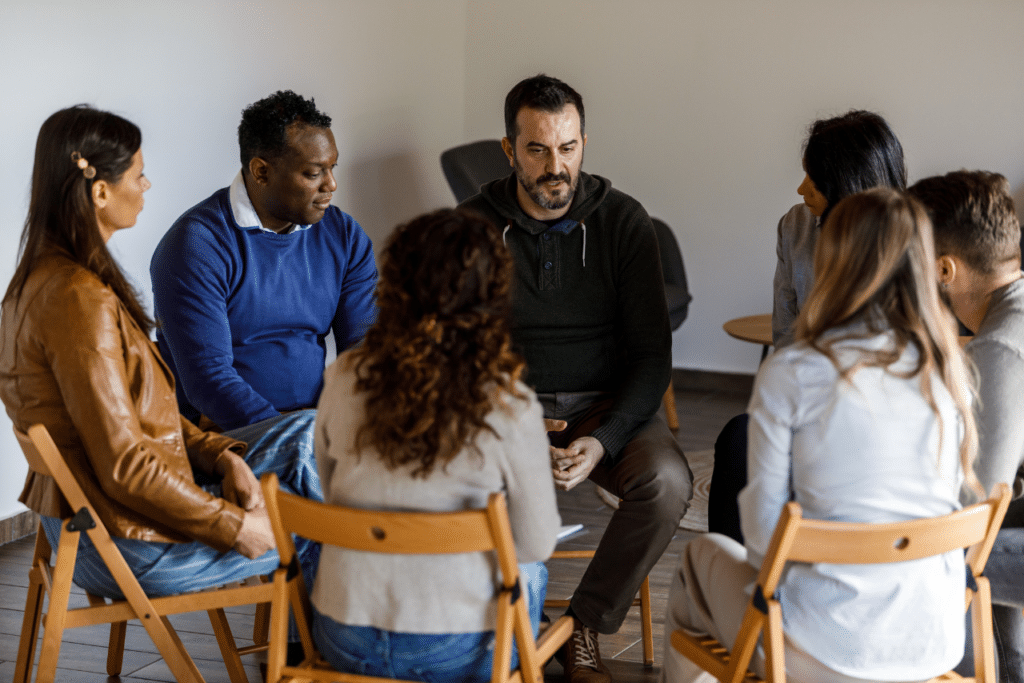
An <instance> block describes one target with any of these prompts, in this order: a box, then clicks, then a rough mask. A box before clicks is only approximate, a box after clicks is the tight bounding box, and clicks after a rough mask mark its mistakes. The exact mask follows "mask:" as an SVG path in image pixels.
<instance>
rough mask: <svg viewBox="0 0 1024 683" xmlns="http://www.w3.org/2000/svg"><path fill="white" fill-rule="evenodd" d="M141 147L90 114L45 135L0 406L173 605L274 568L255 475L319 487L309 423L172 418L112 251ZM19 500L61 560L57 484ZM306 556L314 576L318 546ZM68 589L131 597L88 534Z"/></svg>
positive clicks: (74, 113)
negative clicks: (178, 598) (54, 452)
mask: <svg viewBox="0 0 1024 683" xmlns="http://www.w3.org/2000/svg"><path fill="white" fill-rule="evenodd" d="M141 143H142V134H141V132H140V131H139V129H138V127H136V126H135V125H134V124H133V123H131V122H130V121H127V120H125V119H123V118H121V117H120V116H117V115H115V114H111V113H108V112H104V111H98V110H96V109H93V108H91V107H88V106H84V105H81V106H77V107H71V108H69V109H63V110H61V111H58V112H57V113H55V114H53V115H52V116H50V118H48V119H47V120H46V122H45V123H43V126H42V128H40V130H39V137H38V139H37V142H36V152H35V165H34V167H33V173H32V191H31V200H30V204H29V212H28V218H27V219H26V221H25V228H24V231H23V233H22V241H21V256H20V259H19V262H18V266H17V269H16V270H15V273H14V278H13V279H12V280H11V283H10V286H9V287H8V288H7V292H6V294H5V295H4V299H3V315H2V320H0V398H2V399H3V402H4V405H5V406H6V408H7V414H8V415H9V416H10V417H11V420H12V421H13V422H14V426H15V428H16V429H19V430H26V429H28V427H30V426H31V425H33V424H37V423H41V424H43V425H44V426H45V427H46V428H47V430H48V431H49V432H50V434H51V436H52V437H53V439H54V441H55V442H56V444H57V446H58V448H59V449H60V451H61V453H62V454H63V456H64V459H65V461H66V462H67V465H68V468H69V469H70V470H71V472H72V474H74V476H75V478H76V479H77V481H78V483H79V484H80V485H81V486H82V488H83V489H84V491H85V493H86V495H87V496H88V497H89V499H90V502H91V503H92V504H93V506H94V507H95V508H96V511H97V513H98V514H99V516H100V518H101V519H102V520H103V523H104V524H105V525H106V526H107V528H108V530H109V531H110V533H111V536H113V537H114V542H115V543H116V544H117V545H118V546H119V547H120V548H121V550H122V553H123V554H124V556H125V558H126V559H127V560H128V562H129V564H130V565H131V567H132V569H133V571H134V573H135V574H136V576H137V577H138V578H139V582H140V584H141V585H142V587H143V589H145V590H146V592H147V593H149V594H150V595H165V594H170V593H179V592H182V591H183V590H192V589H199V588H205V587H207V586H211V585H217V584H222V583H225V582H228V581H231V580H235V579H240V578H244V577H247V576H251V575H254V574H260V573H266V572H268V571H270V570H271V569H273V568H274V567H275V566H276V564H277V562H278V560H277V553H276V552H273V534H272V533H271V530H270V524H269V520H268V518H267V514H266V510H265V508H264V505H263V498H262V495H261V494H260V489H259V483H258V480H257V476H258V475H259V474H260V473H262V472H263V471H268V470H273V471H275V472H278V474H279V476H283V477H285V480H286V481H287V483H288V486H289V488H291V489H292V490H294V491H297V492H299V493H300V494H302V495H307V496H313V497H318V496H319V483H318V481H317V478H316V472H315V469H314V467H313V456H312V448H311V445H312V444H311V443H309V441H311V439H310V438H309V436H310V434H311V429H310V427H311V423H312V419H313V414H312V411H306V413H304V414H303V413H297V414H293V415H289V416H284V417H282V418H281V419H279V420H278V421H276V422H274V423H272V424H263V425H261V426H260V428H259V429H255V430H254V429H252V428H249V429H243V430H237V431H236V432H232V433H228V434H223V435H221V434H213V433H208V432H203V431H201V430H199V429H197V428H196V427H195V426H194V425H192V424H191V423H190V422H189V421H188V420H186V419H184V418H183V417H181V416H180V415H179V414H178V410H177V402H176V401H175V397H174V380H173V378H172V376H171V374H170V372H169V370H168V369H167V366H166V365H165V364H164V363H163V361H162V360H161V359H160V356H159V354H158V353H157V351H156V348H155V347H154V345H153V344H152V342H151V341H150V339H149V332H150V331H151V330H152V328H153V321H152V320H151V319H150V317H149V316H148V315H147V314H146V311H145V309H144V308H143V306H142V304H141V303H140V302H139V300H138V297H137V295H136V293H135V291H134V289H133V288H132V286H131V285H130V284H129V283H128V281H127V279H126V278H125V276H124V274H123V273H122V272H121V269H120V268H119V267H118V265H117V263H116V262H115V261H114V259H113V257H112V256H111V255H110V252H109V251H108V250H107V246H106V243H107V241H108V240H109V239H110V237H111V236H112V235H113V234H114V233H115V232H117V231H118V230H123V229H126V228H130V227H132V226H133V225H135V222H136V219H137V217H138V215H139V212H140V211H142V207H143V203H144V200H143V193H144V192H146V190H148V189H149V187H150V183H149V180H148V179H147V178H146V176H145V175H144V174H143V161H142V151H141V149H140V146H141ZM303 437H305V443H303ZM246 442H247V443H248V453H246V447H247V443H246ZM242 454H246V458H247V459H243V458H242ZM197 478H200V479H202V480H203V482H204V483H205V484H206V485H205V486H201V485H200V484H199V483H197ZM20 500H21V501H22V502H23V503H24V504H25V505H27V506H28V507H29V508H31V509H32V510H34V511H36V512H37V513H39V514H40V515H41V516H42V524H43V529H44V531H45V533H46V535H47V538H48V539H49V542H50V545H51V546H53V547H56V545H57V543H58V540H59V537H60V529H61V526H60V518H61V517H65V516H67V515H68V514H69V513H70V510H69V509H68V508H67V503H66V502H65V501H64V500H63V498H62V497H61V495H60V493H59V491H58V490H57V487H56V483H55V482H54V481H53V479H51V478H50V477H43V476H41V475H38V474H36V473H34V472H29V474H28V479H27V481H26V483H25V488H24V491H23V492H22V495H21V497H20ZM231 550H234V551H235V552H228V551H231ZM302 553H303V558H304V560H305V563H306V564H307V565H311V564H312V563H313V562H315V557H316V554H317V548H316V546H314V545H312V544H306V545H305V546H304V547H303V550H302ZM74 581H75V583H77V584H78V585H79V586H80V587H81V588H83V589H85V590H87V591H89V592H91V593H94V594H96V595H102V596H106V597H112V598H119V597H122V596H121V592H120V589H119V588H118V586H117V585H116V583H115V582H114V580H113V578H112V577H111V575H110V573H109V572H108V571H107V569H106V567H105V565H104V564H103V561H102V559H101V558H100V557H99V555H98V553H97V551H96V549H95V547H94V546H93V545H92V543H91V542H90V541H89V539H88V537H86V536H85V535H83V536H82V538H81V544H80V548H79V553H78V561H77V563H76V566H75V576H74Z"/></svg>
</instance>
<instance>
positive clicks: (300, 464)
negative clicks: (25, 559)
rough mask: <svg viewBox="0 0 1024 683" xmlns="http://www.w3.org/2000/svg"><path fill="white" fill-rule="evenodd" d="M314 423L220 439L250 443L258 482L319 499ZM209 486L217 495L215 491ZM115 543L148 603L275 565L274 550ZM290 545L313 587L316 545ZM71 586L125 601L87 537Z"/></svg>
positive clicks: (305, 413) (271, 425) (277, 421)
mask: <svg viewBox="0 0 1024 683" xmlns="http://www.w3.org/2000/svg"><path fill="white" fill-rule="evenodd" d="M315 418H316V411H315V410H302V411H298V412H294V413H289V414H287V415H280V416H278V417H273V418H270V419H267V420H263V421H261V422H257V423H256V424H252V425H249V426H247V427H240V428H239V429H235V430H232V431H230V432H226V433H225V435H226V436H230V437H232V438H235V439H238V440H239V441H244V442H246V443H247V444H248V446H249V448H248V450H247V451H246V455H245V460H246V462H248V463H249V466H250V467H251V468H252V471H253V473H254V474H255V475H256V476H257V477H260V476H262V475H263V473H264V472H276V473H277V476H278V478H279V479H280V480H281V487H282V488H283V489H285V490H287V491H289V492H291V493H295V494H297V495H300V496H303V497H306V498H312V499H314V500H323V493H322V491H321V489H320V478H319V476H318V474H317V469H316V460H315V459H314V457H313V421H314V419H315ZM207 488H216V489H219V485H217V486H214V487H207ZM218 492H219V491H218ZM42 523H43V530H44V531H45V533H46V538H47V539H48V540H49V542H50V546H51V547H53V548H56V547H57V543H58V542H59V540H60V532H61V521H60V520H59V519H55V518H53V517H43V518H42ZM113 541H114V545H116V546H117V548H118V549H119V550H120V551H121V554H122V555H124V559H125V561H126V562H127V563H128V566H129V567H131V570H132V573H133V574H135V577H136V578H137V579H138V581H139V584H140V585H141V586H142V589H143V590H144V591H145V592H146V594H147V595H149V596H151V597H157V596H161V595H174V594H177V593H184V592H189V591H196V590H202V589H203V588H207V587H209V586H217V585H221V584H224V583H230V582H231V581H238V580H241V579H244V578H246V577H249V576H255V575H256V574H269V573H270V572H272V571H274V570H275V569H277V566H278V564H279V560H278V556H277V550H270V551H268V552H267V553H265V554H264V555H262V556H261V557H258V558H256V559H255V560H250V559H249V558H247V557H245V556H244V555H241V554H239V553H237V552H235V551H233V550H229V551H227V552H220V551H217V550H214V549H213V548H211V547H210V546H208V545H206V544H204V543H200V542H198V541H193V542H191V543H155V542H150V541H137V540H129V539H126V538H113ZM295 546H296V551H297V552H298V555H299V562H300V564H301V565H302V570H303V577H304V578H305V579H306V585H308V586H312V585H313V577H314V576H316V566H317V563H318V562H319V560H320V545H319V544H318V543H314V542H312V541H308V540H306V539H296V542H295ZM73 581H74V582H75V584H77V585H78V586H79V587H80V588H82V589H83V590H86V591H88V592H90V593H92V594H93V595H101V596H103V597H107V598H114V599H118V600H120V599H123V598H124V596H123V595H122V594H121V589H120V588H119V587H118V585H117V583H116V582H115V581H114V577H113V576H111V575H110V571H109V570H108V569H107V566H106V564H104V562H103V559H102V558H101V557H100V556H99V553H98V552H97V551H96V547H95V546H94V545H93V544H92V541H90V540H89V537H88V536H87V535H86V534H82V535H81V537H80V540H79V543H78V559H77V561H76V563H75V575H74V578H73Z"/></svg>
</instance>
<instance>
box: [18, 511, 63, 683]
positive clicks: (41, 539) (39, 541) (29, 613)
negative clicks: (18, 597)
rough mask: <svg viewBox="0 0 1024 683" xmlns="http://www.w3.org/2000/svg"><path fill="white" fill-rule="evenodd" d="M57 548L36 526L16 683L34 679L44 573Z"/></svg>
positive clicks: (43, 596) (19, 643) (39, 527)
mask: <svg viewBox="0 0 1024 683" xmlns="http://www.w3.org/2000/svg"><path fill="white" fill-rule="evenodd" d="M52 554H53V549H52V548H51V547H50V542H49V541H48V540H47V539H46V532H45V531H43V525H42V523H40V524H37V525H36V546H35V549H34V551H33V552H32V569H30V570H29V572H28V594H27V595H26V596H25V613H24V616H23V618H22V623H21V639H20V641H19V642H18V658H17V660H16V661H15V665H14V683H29V681H31V680H32V662H33V661H34V660H35V656H36V642H37V641H38V637H39V627H40V625H41V624H42V621H43V601H44V598H45V597H46V582H45V581H44V572H47V571H48V570H49V566H50V555H52Z"/></svg>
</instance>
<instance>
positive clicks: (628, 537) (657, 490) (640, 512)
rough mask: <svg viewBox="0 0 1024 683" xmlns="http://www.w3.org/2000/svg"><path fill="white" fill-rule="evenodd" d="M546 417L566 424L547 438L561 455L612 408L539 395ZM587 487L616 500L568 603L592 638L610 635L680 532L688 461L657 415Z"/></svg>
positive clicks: (600, 400)
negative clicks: (616, 505)
mask: <svg viewBox="0 0 1024 683" xmlns="http://www.w3.org/2000/svg"><path fill="white" fill-rule="evenodd" d="M538 398H539V399H540V402H541V405H542V406H543V407H544V417H547V418H552V419H558V420H566V421H567V422H568V423H569V426H568V428H567V429H566V430H565V431H563V432H559V433H558V434H552V435H551V437H552V439H551V442H552V444H553V445H555V446H557V447H561V448H564V447H565V446H567V445H568V444H569V443H570V442H571V441H573V440H574V439H577V438H579V437H581V436H589V435H590V434H591V433H592V432H593V431H594V429H596V428H597V427H598V426H599V425H600V423H601V418H602V417H603V416H604V414H605V413H607V412H608V410H609V409H610V408H611V404H612V400H611V396H610V395H609V394H606V393H600V392H586V393H558V394H540V395H538ZM590 480H591V481H593V482H594V483H596V484H597V485H598V486H600V487H602V488H604V489H607V490H608V491H610V492H611V493H613V494H615V495H616V496H618V497H619V498H621V499H622V500H621V503H620V504H619V509H618V510H616V511H615V513H614V514H613V515H612V519H611V522H609V523H608V527H607V529H605V532H604V536H603V537H602V538H601V542H600V543H599V544H598V546H597V551H596V552H595V554H594V559H593V560H591V562H590V565H589V566H588V567H587V570H586V572H585V573H584V574H583V578H582V580H581V581H580V584H579V586H578V587H577V588H576V592H575V593H574V594H573V596H572V598H571V600H570V604H571V609H572V611H573V613H574V614H575V615H576V617H577V618H578V619H579V620H580V621H581V622H583V623H584V624H585V625H586V626H588V627H590V628H592V629H593V630H595V631H597V632H598V633H606V634H607V633H615V632H616V631H618V630H619V627H620V626H621V625H622V622H623V620H624V619H625V618H626V613H627V612H628V611H629V607H630V605H631V604H632V602H633V598H634V597H635V596H636V593H637V591H638V590H639V589H640V584H642V583H643V581H644V578H645V577H646V576H647V574H648V573H649V572H650V571H651V568H652V567H654V565H655V564H656V563H657V562H658V560H659V559H660V558H661V556H662V554H663V553H664V552H665V548H666V547H667V546H668V544H669V541H671V540H672V536H673V535H674V534H675V532H676V529H677V528H678V526H679V520H680V519H682V517H683V514H684V513H685V512H686V508H687V506H688V504H689V501H690V498H691V496H692V494H693V475H692V474H691V473H690V468H689V466H688V465H687V464H686V456H684V455H683V450H682V448H680V446H679V443H678V442H677V441H676V439H675V436H673V434H672V432H671V431H669V428H668V425H666V424H665V420H664V419H662V417H661V416H660V415H655V416H654V417H653V418H651V419H650V420H648V421H647V423H646V424H645V425H644V426H643V427H642V428H641V429H640V431H639V432H637V434H636V436H634V437H633V439H632V440H631V441H630V442H629V443H628V444H626V446H625V448H623V449H622V452H621V453H620V454H619V457H618V458H617V459H616V460H615V462H614V463H613V462H611V461H610V459H609V458H606V459H605V460H604V461H603V462H601V463H599V464H598V465H597V467H595V468H594V470H593V471H592V472H591V473H590Z"/></svg>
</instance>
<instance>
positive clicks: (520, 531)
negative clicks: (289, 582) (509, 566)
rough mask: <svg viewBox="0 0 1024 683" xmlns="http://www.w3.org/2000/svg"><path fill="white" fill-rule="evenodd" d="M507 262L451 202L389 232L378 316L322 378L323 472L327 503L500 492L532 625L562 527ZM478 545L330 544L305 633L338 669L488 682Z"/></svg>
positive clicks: (492, 236) (318, 440)
mask: <svg viewBox="0 0 1024 683" xmlns="http://www.w3.org/2000/svg"><path fill="white" fill-rule="evenodd" d="M511 282H512V260H511V256H510V254H509V252H508V250H507V249H506V247H505V246H504V244H503V243H502V240H501V235H500V233H499V232H498V230H497V229H496V228H494V226H492V225H491V224H490V223H489V222H488V221H486V220H485V219H483V218H482V217H480V216H478V215H476V214H473V213H470V212H466V211H462V210H458V209H455V210H451V209H445V210H440V211H436V212H434V213H431V214H427V215H425V216H421V217H419V218H416V219H414V220H413V221H411V222H409V223H408V224H406V225H402V226H399V227H398V228H397V229H396V230H395V232H394V234H393V235H392V236H391V238H390V241H389V243H388V245H387V247H386V250H385V252H384V255H383V265H382V269H381V276H380V282H379V283H378V287H377V304H378V308H379V314H378V318H377V322H376V323H375V324H374V326H373V327H371V328H370V330H369V331H368V332H367V335H366V338H365V340H364V343H363V344H362V346H360V347H357V348H355V349H353V350H351V351H349V352H347V353H345V354H343V355H342V356H340V357H339V358H338V360H337V361H336V362H335V363H334V365H332V366H331V367H330V368H329V369H328V370H327V373H326V376H325V383H324V390H323V394H322V395H321V398H320V405H319V409H318V411H317V420H316V430H315V447H316V457H317V465H318V468H319V471H320V476H321V481H322V484H323V488H324V499H325V500H326V501H327V502H328V503H334V504H340V505H347V506H351V507H358V508H364V509H376V510H410V511H411V510H418V511H438V512H447V511H454V510H463V509H468V508H479V507H484V506H485V505H486V504H487V498H488V496H489V494H490V493H492V492H495V491H503V492H504V493H505V494H506V496H507V498H508V509H509V518H510V521H511V524H512V534H513V537H514V538H515V543H516V553H517V554H518V557H519V559H520V561H523V562H530V563H534V564H531V565H524V566H523V567H521V570H522V572H523V574H524V576H525V580H526V589H527V590H526V593H527V597H528V599H529V609H530V616H531V620H532V621H533V628H534V632H536V630H537V625H538V622H539V619H540V608H541V604H542V603H543V597H544V591H545V587H546V584H547V571H546V569H545V568H544V566H543V565H542V564H540V561H542V560H545V559H547V558H548V557H549V556H550V554H551V552H552V550H554V546H555V540H556V535H557V533H558V528H559V525H560V520H559V515H558V509H557V507H556V504H555V492H554V484H553V482H552V479H551V473H550V461H549V455H548V439H547V434H546V432H545V426H544V422H543V419H542V416H541V408H540V404H539V403H538V402H537V398H536V396H535V395H534V394H533V392H532V391H531V390H530V389H529V388H527V387H526V385H524V384H523V383H522V382H521V381H520V380H519V377H520V375H521V374H522V372H523V366H524V364H523V361H522V359H521V358H520V357H519V356H518V355H517V354H515V353H514V352H513V351H512V349H511V342H510V338H509V313H510V287H511ZM498 580H499V577H498V576H497V567H496V566H495V564H494V562H493V561H492V559H491V558H488V557H486V556H484V555H482V554H480V553H472V554H469V555H455V556H452V555H447V556H387V555H378V554H369V553H360V552H354V551H345V550H342V549H339V548H332V547H328V546H325V547H324V548H323V551H322V555H321V561H320V568H319V571H318V574H317V577H316V581H315V583H314V587H313V593H312V602H313V606H314V607H315V618H314V624H313V631H314V638H315V639H316V641H317V646H318V648H319V649H320V652H321V653H322V654H323V655H324V657H326V658H327V660H328V661H329V662H331V664H332V665H333V666H335V667H337V668H338V669H339V670H341V671H347V672H353V673H359V674H365V675H374V676H389V677H397V678H407V679H410V680H435V678H433V677H436V680H465V681H476V680H480V681H486V680H489V679H490V675H491V660H492V655H493V639H494V633H493V630H490V629H493V625H494V621H495V608H496V601H495V596H496V590H495V589H496V586H497V583H498Z"/></svg>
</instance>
